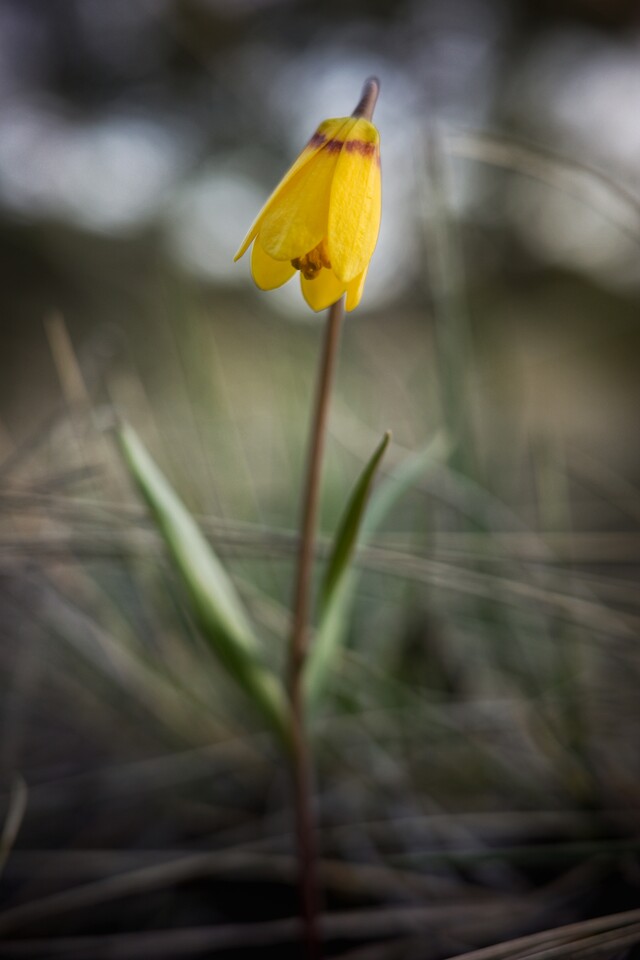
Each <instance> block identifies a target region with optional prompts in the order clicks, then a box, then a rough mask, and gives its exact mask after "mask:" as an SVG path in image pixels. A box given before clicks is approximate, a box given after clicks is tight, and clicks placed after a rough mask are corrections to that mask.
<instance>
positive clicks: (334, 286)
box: [235, 80, 381, 311]
mask: <svg viewBox="0 0 640 960" xmlns="http://www.w3.org/2000/svg"><path fill="white" fill-rule="evenodd" d="M377 93H378V84H377V81H374V80H370V81H368V82H367V84H365V88H364V91H363V96H362V99H361V101H360V103H359V104H358V106H357V107H356V110H355V111H354V114H353V116H351V117H339V118H337V119H333V120H325V121H324V123H321V124H320V126H319V127H318V129H317V130H316V132H315V133H314V134H313V136H312V137H311V139H310V140H309V142H308V144H307V146H306V147H305V148H304V150H303V151H302V153H301V154H300V156H299V157H298V159H297V160H296V161H295V163H294V164H293V166H292V167H291V169H290V170H289V171H288V173H287V174H285V176H284V177H283V179H282V180H281V181H280V183H279V184H278V186H277V187H276V189H275V190H274V192H273V193H272V194H271V196H270V197H269V199H268V200H267V202H266V203H265V205H264V207H263V208H262V210H261V211H260V213H259V214H258V216H257V217H256V219H255V220H254V222H253V224H252V225H251V228H250V229H249V232H248V233H247V235H246V237H245V239H244V241H243V243H242V246H241V247H240V249H239V250H238V252H237V254H236V256H235V259H236V260H238V259H239V258H240V257H241V256H243V254H244V253H246V251H247V250H248V248H249V247H250V246H251V244H253V249H252V251H251V273H252V275H253V279H254V281H255V283H256V285H257V286H258V287H260V289H261V290H273V289H274V288H275V287H280V286H282V284H283V283H286V282H287V280H290V279H291V277H292V276H293V275H294V274H295V273H296V272H297V271H298V272H299V273H300V283H301V286H302V293H303V296H304V298H305V300H306V301H307V303H308V304H309V306H310V307H311V309H312V310H316V311H318V310H324V309H326V308H327V307H330V306H331V304H333V303H335V302H336V301H337V300H339V299H340V298H341V297H342V296H343V295H344V294H346V307H347V310H353V309H354V308H355V307H357V306H358V304H359V303H360V299H361V297H362V291H363V289H364V281H365V278H366V275H367V269H368V267H369V261H370V259H371V256H372V254H373V251H374V249H375V245H376V241H377V239H378V230H379V228H380V201H381V190H380V136H379V134H378V131H377V129H376V128H375V126H374V125H373V123H372V122H371V120H370V119H368V118H369V117H370V116H371V113H372V110H373V105H374V104H375V99H376V97H377Z"/></svg>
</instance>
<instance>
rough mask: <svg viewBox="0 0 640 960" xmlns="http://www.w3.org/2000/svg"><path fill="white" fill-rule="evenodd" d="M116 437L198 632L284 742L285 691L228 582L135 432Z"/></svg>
mask: <svg viewBox="0 0 640 960" xmlns="http://www.w3.org/2000/svg"><path fill="white" fill-rule="evenodd" d="M117 436H118V441H119V444H120V447H121V450H122V453H123V455H124V458H125V460H126V463H127V465H128V467H129V470H130V472H131V474H132V476H133V478H134V480H135V482H136V484H137V485H138V488H139V489H140V492H141V493H142V496H143V497H144V499H145V501H146V503H147V505H148V507H149V509H150V510H151V513H152V515H153V518H154V520H155V522H156V525H157V527H158V529H159V531H160V533H161V534H162V537H163V539H164V542H165V544H166V546H167V548H168V550H169V554H170V556H171V559H172V560H173V563H174V566H175V568H176V570H177V572H178V573H179V574H180V577H181V579H182V582H183V584H184V586H185V587H186V590H187V593H188V595H189V599H190V602H191V609H192V612H193V615H194V618H195V620H196V622H197V623H198V626H199V627H200V630H201V631H202V633H203V635H204V636H205V638H206V639H207V640H208V641H209V643H210V644H211V646H212V648H213V649H214V651H215V652H216V654H217V656H218V658H219V660H220V662H221V663H222V664H223V666H224V667H225V668H226V670H227V672H228V673H229V675H230V676H231V677H232V678H233V679H234V680H235V681H236V683H237V684H238V685H239V686H240V687H241V688H242V689H243V690H244V691H245V693H246V694H247V695H248V697H249V699H250V700H251V701H252V703H254V704H255V705H256V707H258V708H259V709H260V710H261V711H262V713H263V715H264V716H265V717H266V718H267V720H268V721H269V723H270V724H271V726H272V727H273V728H274V729H275V730H276V731H277V732H278V733H279V734H280V736H282V737H283V739H284V740H285V741H286V740H287V739H288V729H289V726H288V718H287V702H286V697H285V693H284V690H283V689H282V685H281V684H280V681H279V680H278V679H277V678H276V677H275V676H274V675H273V674H272V673H271V672H270V671H269V670H267V669H266V668H265V667H264V666H262V665H261V663H260V662H259V658H258V654H259V646H258V641H257V639H256V636H255V634H254V632H253V629H252V627H251V624H250V622H249V619H248V617H247V614H246V611H245V609H244V606H243V604H242V601H241V600H240V598H239V596H238V594H237V592H236V590H235V588H234V586H233V584H232V582H231V580H230V579H229V577H228V575H227V573H226V571H225V570H224V568H223V566H222V564H221V563H220V561H219V559H218V557H217V556H216V554H215V553H214V551H213V550H212V549H211V547H210V545H209V543H208V542H207V540H206V539H205V537H204V536H203V535H202V533H201V531H200V529H199V528H198V526H197V524H196V523H195V521H194V519H193V517H192V516H191V515H190V513H189V511H188V510H187V509H186V507H185V505H184V504H183V503H182V501H181V500H180V499H179V497H178V496H177V495H176V494H175V492H174V491H173V490H172V488H171V486H170V485H169V484H168V482H167V480H166V479H165V477H164V476H163V474H162V473H161V472H160V470H159V469H158V467H157V466H156V464H155V463H154V462H153V460H152V459H151V457H150V456H149V454H148V453H147V451H146V450H145V448H144V446H143V445H142V443H141V442H140V439H139V438H138V436H137V434H136V433H135V431H134V430H133V429H132V428H131V427H129V426H127V425H124V426H122V427H121V428H120V429H119V430H118V433H117Z"/></svg>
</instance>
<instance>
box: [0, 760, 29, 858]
mask: <svg viewBox="0 0 640 960" xmlns="http://www.w3.org/2000/svg"><path fill="white" fill-rule="evenodd" d="M28 795H29V791H28V789H27V785H26V783H25V782H24V780H23V779H22V777H20V776H17V777H16V778H15V780H14V781H13V784H12V787H11V793H10V795H9V808H8V810H7V815H6V817H5V821H4V826H3V827H2V833H1V834H0V874H2V870H3V868H4V865H5V863H6V862H7V858H8V856H9V854H10V853H11V848H12V847H13V845H14V843H15V842H16V837H17V836H18V832H19V830H20V826H21V824H22V821H23V819H24V815H25V812H26V809H27V798H28Z"/></svg>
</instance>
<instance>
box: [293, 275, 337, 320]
mask: <svg viewBox="0 0 640 960" xmlns="http://www.w3.org/2000/svg"><path fill="white" fill-rule="evenodd" d="M300 284H301V286H302V295H303V297H304V298H305V300H306V301H307V303H308V304H309V306H310V307H311V309H312V310H315V311H316V312H317V311H318V310H326V309H327V307H330V306H331V304H332V303H335V302H336V301H337V300H339V299H340V297H341V296H342V294H343V293H344V291H345V285H344V283H342V282H341V281H340V280H338V278H337V277H336V275H335V274H334V272H333V270H321V271H320V273H319V274H318V276H317V277H314V279H313V280H307V279H306V278H305V277H303V276H302V275H301V276H300Z"/></svg>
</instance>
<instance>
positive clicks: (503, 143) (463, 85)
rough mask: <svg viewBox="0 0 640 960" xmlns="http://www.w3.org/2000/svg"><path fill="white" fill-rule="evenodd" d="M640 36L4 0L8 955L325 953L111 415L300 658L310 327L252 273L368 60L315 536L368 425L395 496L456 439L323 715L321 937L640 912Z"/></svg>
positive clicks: (370, 952)
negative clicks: (369, 115)
mask: <svg viewBox="0 0 640 960" xmlns="http://www.w3.org/2000/svg"><path fill="white" fill-rule="evenodd" d="M639 53H640V14H639V11H638V5H637V3H635V2H634V0H558V2H555V3H550V2H538V3H535V2H532V0H529V2H527V0H509V2H506V0H505V2H500V0H368V2H367V0H360V2H358V0H350V2H345V0H342V2H337V0H325V2H324V3H322V4H317V3H312V2H307V0H135V2H129V0H109V2H106V0H0V300H1V303H0V657H1V665H2V669H1V671H0V690H1V693H2V698H1V703H0V711H1V716H2V723H1V728H0V765H1V774H2V779H1V783H0V792H1V798H0V813H1V815H2V825H3V826H2V840H1V844H0V870H2V874H1V876H0V907H1V908H2V912H0V956H7V957H13V956H15V957H18V956H20V957H53V956H56V957H63V956H64V957H66V956H69V957H71V956H73V957H87V958H88V960H96V958H99V957H113V956H122V957H128V958H129V957H134V956H135V957H143V956H153V957H182V956H210V955H211V956H213V955H215V956H221V957H226V956H229V957H238V956H241V955H245V954H251V953H252V952H255V951H257V950H260V952H261V953H262V954H263V955H266V956H271V955H272V954H273V955H274V956H276V955H277V956H279V957H288V956H291V957H294V956H298V955H299V952H298V951H299V948H298V947H297V945H296V936H297V926H296V920H295V916H296V910H297V901H296V893H295V864H294V861H293V858H292V849H293V845H292V838H291V812H290V801H289V783H288V777H287V772H286V769H284V767H283V765H282V763H281V761H280V760H279V758H278V755H277V750H276V749H275V747H274V745H273V744H272V743H271V742H270V738H269V736H268V735H267V734H266V733H265V732H264V731H262V730H261V729H260V726H259V723H258V722H257V720H256V719H255V717H254V716H253V715H252V714H251V713H250V712H249V711H248V709H247V706H246V704H245V703H244V701H243V700H242V699H241V697H240V695H238V694H236V693H235V691H234V690H233V689H230V687H229V684H228V682H227V681H226V678H225V677H224V676H222V675H221V672H220V671H219V669H218V666H217V663H216V661H215V659H214V658H213V655H212V654H211V653H210V652H209V650H208V649H207V648H206V647H205V646H204V644H203V642H202V640H201V638H200V637H199V636H198V634H197V631H196V630H195V628H194V627H193V624H192V622H191V620H190V617H189V612H188V607H187V604H186V602H185V597H184V595H183V593H182V588H181V585H180V583H179V582H178V581H177V579H176V578H175V575H174V573H173V571H172V569H171V567H170V565H169V563H168V562H167V558H166V556H165V554H164V552H163V550H162V547H161V545H160V542H159V540H158V538H157V536H156V535H155V534H154V531H153V529H152V526H151V524H150V522H149V521H148V518H147V515H146V512H145V510H144V507H143V505H142V504H141V503H140V501H139V499H138V497H137V495H136V492H135V490H134V489H133V487H132V485H131V483H130V482H129V480H128V478H127V475H126V471H125V470H124V468H123V466H122V464H121V462H120V458H119V456H118V454H117V451H116V449H115V446H114V444H113V440H112V437H111V434H110V432H109V429H108V428H109V424H110V423H111V422H112V419H113V412H112V411H113V410H114V408H115V410H117V412H118V414H119V415H121V416H123V417H125V418H126V419H127V420H129V421H130V422H131V423H133V424H134V425H135V427H136V429H137V430H138V432H139V433H140V435H141V437H142V439H143V440H144V443H145V444H146V445H147V447H148V448H149V449H150V450H151V451H152V453H153V455H154V456H155V458H156V460H157V461H158V463H159V464H160V465H161V467H162V469H163V470H164V471H165V473H166V475H167V476H168V477H169V478H170V480H171V482H172V484H173V485H174V487H175V489H176V490H177V491H178V492H179V493H180V495H181V496H182V498H183V499H184V500H185V502H186V503H187V504H188V506H189V507H190V509H191V510H192V511H193V512H194V513H195V514H197V515H198V516H199V517H200V519H201V521H202V525H203V529H205V530H206V532H207V534H208V535H210V537H211V539H212V542H213V543H214V544H215V546H216V548H217V550H218V551H219V553H220V554H221V555H222V556H223V557H224V559H225V561H226V562H227V564H228V566H229V569H230V571H231V573H232V575H233V578H234V581H235V583H236V585H237V586H238V588H239V590H240V591H241V593H242V596H243V597H244V599H245V601H246V602H247V604H248V606H249V607H250V609H251V611H252V614H253V617H254V619H255V621H256V623H257V624H258V625H259V630H260V634H261V637H262V639H263V641H264V650H265V658H266V659H267V660H268V661H269V662H270V663H271V664H272V665H275V666H278V665H281V664H282V662H283V657H284V639H285V637H286V634H287V624H288V610H289V604H290V593H291V571H292V556H293V549H294V545H295V534H294V530H295V526H296V522H297V513H298V496H299V494H298V490H299V484H300V478H301V472H302V461H303V454H304V446H305V436H306V431H307V427H308V416H309V408H310V403H311V397H312V389H313V382H314V372H315V365H316V361H317V358H318V349H319V343H320V337H321V327H322V318H321V317H316V316H315V315H313V314H311V313H310V311H309V310H308V309H307V307H306V305H305V304H304V302H303V300H302V297H301V294H300V290H299V287H298V284H297V281H296V280H293V281H292V282H290V283H289V284H288V285H286V286H285V287H284V288H282V289H280V290H278V291H274V292H272V293H269V294H264V293H261V292H260V291H258V290H257V289H256V288H255V287H254V286H253V283H252V280H251V277H250V272H249V265H248V262H247V260H246V259H245V260H243V261H241V262H240V263H238V264H233V262H232V258H233V254H234V252H235V250H236V249H237V247H238V245H239V243H240V241H241V239H242V237H243V236H244V233H245V231H246V229H247V227H248V225H249V224H250V222H251V221H252V219H253V217H254V216H255V213H256V212H257V210H258V209H259V207H260V206H261V204H262V203H263V201H264V199H265V197H266V196H267V195H268V193H269V192H270V190H271V189H272V187H273V186H274V185H275V183H276V182H277V181H278V179H279V177H280V176H281V174H282V173H283V171H284V170H285V169H286V168H287V167H288V165H289V164H290V162H291V160H292V159H293V158H294V157H295V155H296V154H297V153H298V152H299V150H300V149H301V147H302V145H303V144H304V143H305V142H306V140H307V139H308V137H309V136H310V134H311V133H312V132H313V130H314V129H315V127H316V125H317V124H318V123H319V122H320V121H321V120H322V119H325V118H326V117H329V116H341V115H345V114H349V113H350V112H351V111H352V109H353V107H354V105H355V103H356V101H357V99H358V97H359V94H360V89H361V85H362V82H363V81H364V79H365V78H366V77H367V76H369V75H370V74H375V75H377V76H379V77H380V79H381V83H382V93H381V97H380V101H379V105H378V108H377V111H376V123H377V125H378V126H379V129H380V133H381V139H382V164H383V218H382V228H381V233H380V239H379V243H378V248H377V250H376V253H375V255H374V258H373V261H372V263H371V268H370V271H369V278H368V281H367V287H366V290H365V296H364V299H363V302H362V305H361V306H360V308H359V309H358V310H357V311H356V312H355V313H354V314H351V315H350V316H349V317H348V321H347V323H346V326H345V329H344V335H343V342H342V351H341V357H340V367H339V371H338V378H337V384H336V392H335V397H334V403H333V409H332V420H331V433H330V439H329V449H328V454H327V465H326V471H325V489H324V499H323V513H322V537H321V542H320V549H319V552H320V554H321V555H324V554H325V553H326V548H327V543H328V542H329V540H330V536H331V533H332V531H333V530H335V526H336V523H337V520H338V518H339V516H340V512H341V509H342V507H343V505H344V503H345V500H346V497H347V496H348V492H349V490H350V489H351V486H352V485H353V483H354V481H355V479H356V477H357V475H358V473H359V470H360V469H361V468H362V465H363V463H364V462H365V461H366V459H367V458H368V456H369V455H370V453H371V451H372V450H373V448H374V447H375V445H376V443H377V442H378V440H379V437H380V435H381V434H382V432H383V431H384V430H386V429H391V430H392V431H393V444H392V447H391V448H390V451H389V454H388V457H387V458H386V461H385V465H384V470H383V476H382V477H381V480H380V484H381V486H382V485H384V484H385V483H392V482H393V476H394V471H397V470H399V469H400V470H401V469H402V465H403V464H404V463H406V462H408V461H409V460H410V458H411V457H412V456H414V455H415V454H416V453H419V452H420V451H423V450H424V449H425V448H427V447H429V444H431V445H432V446H433V444H434V443H435V444H436V445H438V444H440V447H441V448H443V438H445V437H447V438H449V441H450V452H449V454H448V455H446V456H445V455H444V454H443V455H441V456H439V457H434V460H433V463H432V464H431V465H430V466H429V468H428V469H425V471H424V476H423V477H422V478H421V480H420V481H419V482H418V483H417V484H415V485H414V486H413V487H412V488H411V489H410V490H409V491H408V492H407V493H406V495H405V496H403V497H402V498H400V499H399V500H398V502H396V503H395V505H394V506H393V508H392V509H390V510H389V511H388V513H387V515H386V516H385V518H384V522H383V523H382V525H381V526H380V528H379V529H378V531H377V533H376V536H375V537H374V538H373V539H372V541H371V542H370V543H369V544H368V545H367V546H366V547H365V548H364V549H363V550H362V552H361V553H360V555H359V557H358V564H357V571H358V582H357V597H356V602H355V605H354V609H353V611H352V619H351V621H350V625H349V630H348V643H347V646H346V649H345V652H344V655H343V657H342V659H341V662H340V664H339V665H338V668H337V669H336V670H335V671H334V676H333V677H332V683H331V688H330V695H329V697H328V698H327V700H326V702H325V704H324V706H323V710H322V713H321V716H320V718H319V721H318V726H317V730H316V753H317V764H318V781H317V797H316V806H317V813H318V818H319V821H320V825H321V843H322V851H323V852H322V863H321V876H322V883H323V889H324V893H325V901H326V908H327V912H328V913H327V920H326V934H327V941H328V946H327V949H328V953H329V955H331V956H344V957H346V956H349V957H354V958H355V957H358V958H361V960H363V958H372V960H377V958H387V957H389V958H392V957H393V958H396V957H397V958H406V960H408V958H425V960H430V958H441V957H442V958H444V957H448V956H452V955H456V954H459V953H462V952H464V951H465V950H471V949H473V948H475V947H479V946H482V945H488V944H493V943H496V942H498V941H501V940H505V939H507V938H510V937H515V936H518V935H522V934H525V933H531V932H533V931H535V930H540V929H545V928H549V927H553V926H556V925H558V924H561V923H569V922H574V921H578V920H583V919H586V918H588V917H594V916H598V915H601V914H605V913H614V912H617V911H621V910H625V909H630V908H633V907H638V906H640V864H639V862H638V851H639V850H640V836H639V835H638V808H639V806H640V783H639V774H640V751H639V750H638V743H639V742H640V739H639V735H640V703H639V699H638V680H639V676H640V655H639V651H638V626H639V624H640V609H639V607H640V593H639V592H638V589H637V574H638V569H639V566H640V488H639V484H640V456H639V447H638V443H637V433H638V410H639V409H640V381H639V378H638V359H639V353H640V350H639V347H640V327H639V325H638V318H639V310H638V307H639V303H640V257H639V255H638V254H639V252H640V163H639V160H640V111H639V110H638V103H639V102H640V56H639ZM611 950H612V952H611V953H610V954H608V955H609V956H614V955H615V956H620V957H623V956H624V957H632V956H639V955H640V954H639V953H637V952H636V953H635V954H634V953H633V950H632V948H631V947H630V946H628V944H626V943H621V944H618V945H617V946H616V947H615V949H614V947H612V948H611ZM571 955H572V956H579V955H582V954H580V953H578V952H574V953H572V954H571Z"/></svg>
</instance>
